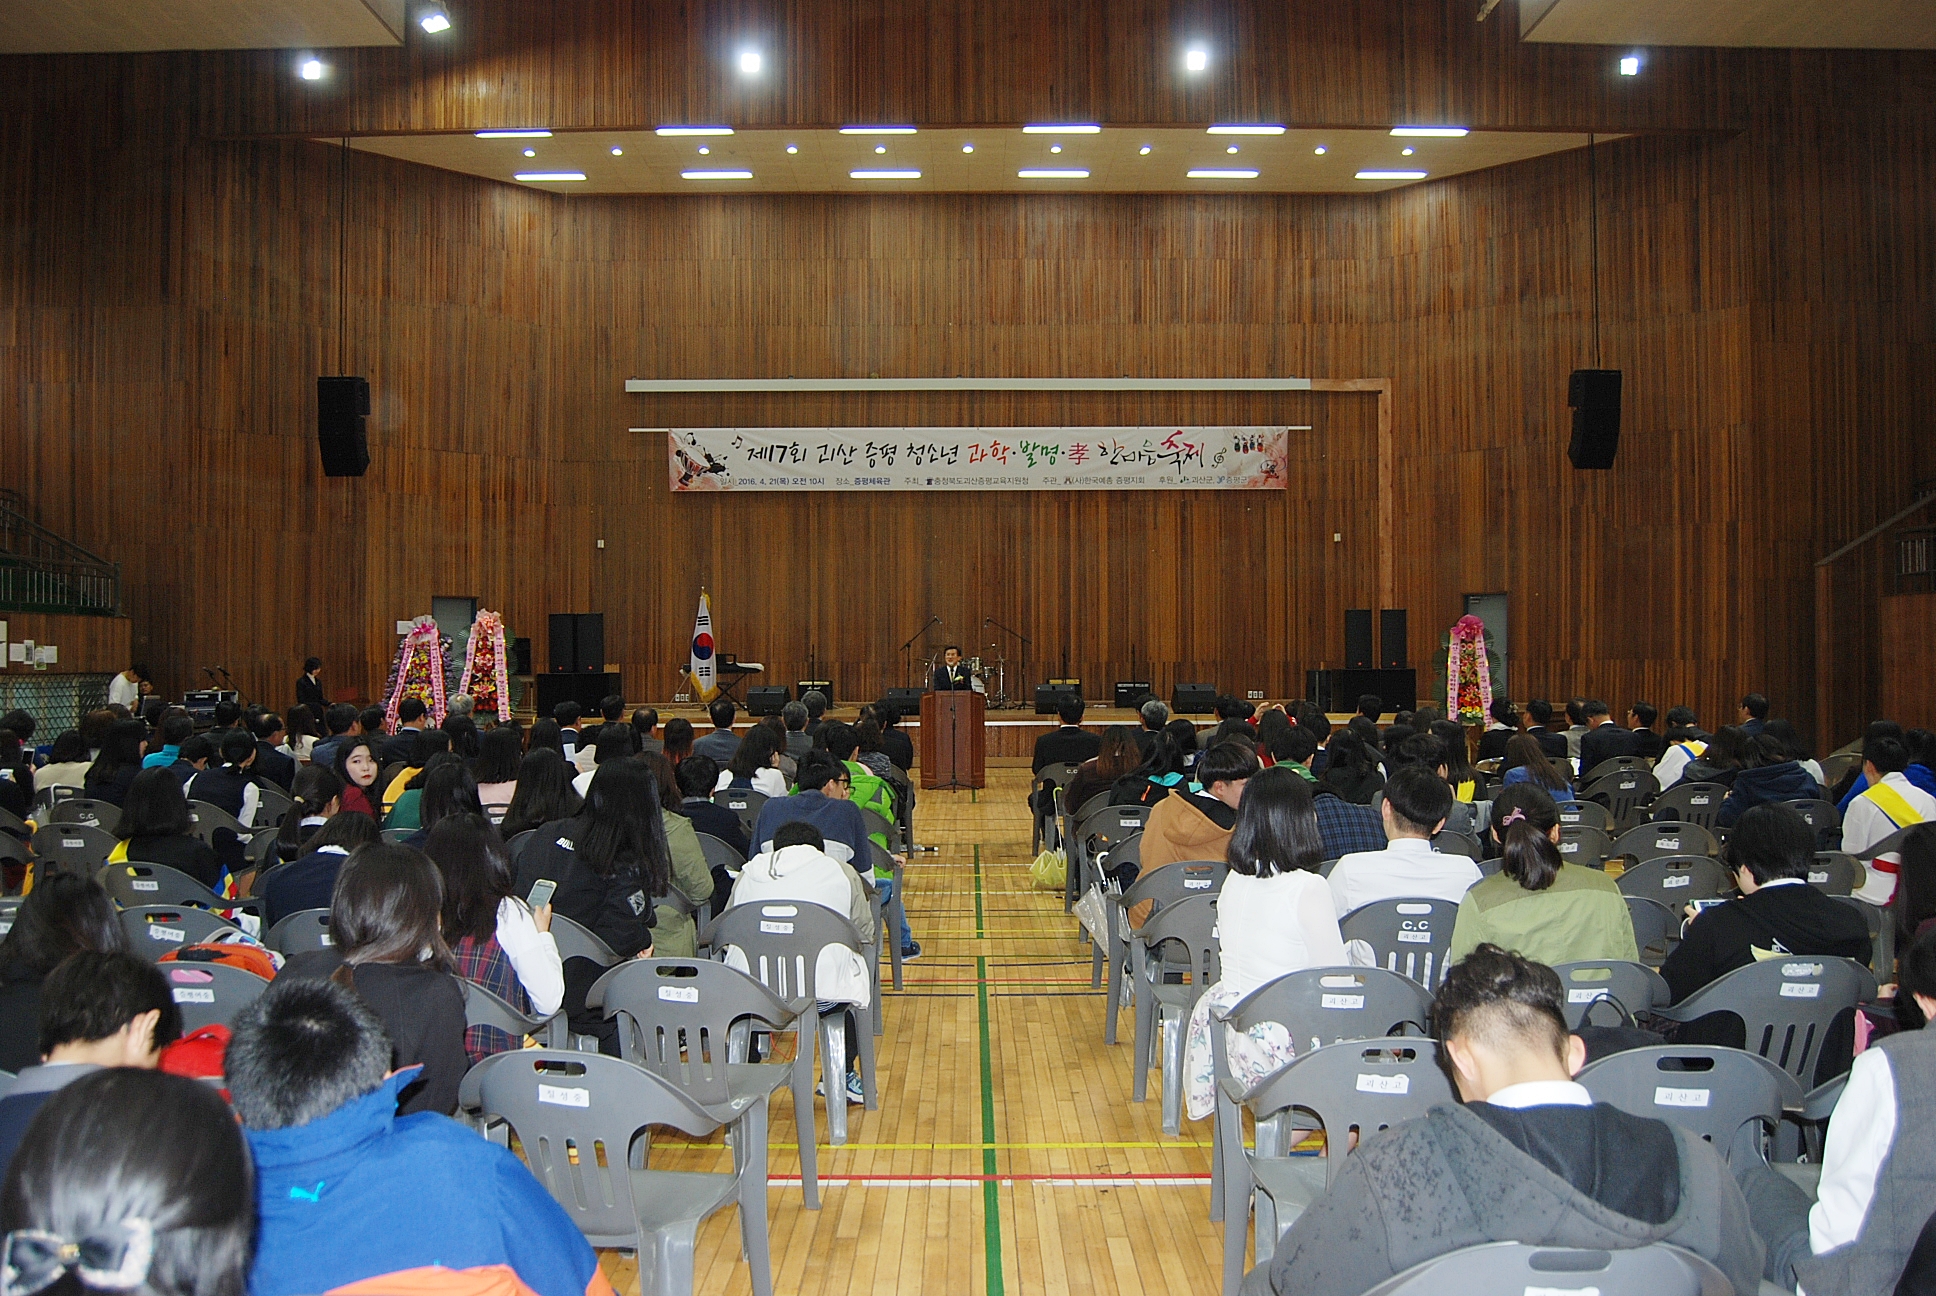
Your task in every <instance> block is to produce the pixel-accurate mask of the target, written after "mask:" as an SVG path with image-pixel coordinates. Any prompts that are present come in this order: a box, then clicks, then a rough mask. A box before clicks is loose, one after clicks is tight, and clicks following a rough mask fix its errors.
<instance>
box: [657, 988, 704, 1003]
mask: <svg viewBox="0 0 1936 1296" xmlns="http://www.w3.org/2000/svg"><path fill="white" fill-rule="evenodd" d="M659 998H661V999H663V1000H665V1001H666V1002H667V1003H698V1002H699V987H698V986H660V987H659Z"/></svg>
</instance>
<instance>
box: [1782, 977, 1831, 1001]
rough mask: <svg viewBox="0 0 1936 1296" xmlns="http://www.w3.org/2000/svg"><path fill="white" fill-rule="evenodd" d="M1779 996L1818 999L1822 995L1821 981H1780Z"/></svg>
mask: <svg viewBox="0 0 1936 1296" xmlns="http://www.w3.org/2000/svg"><path fill="white" fill-rule="evenodd" d="M1781 997H1782V998H1784V999H1819V998H1821V997H1822V983H1821V982H1820V981H1784V982H1782V983H1781Z"/></svg>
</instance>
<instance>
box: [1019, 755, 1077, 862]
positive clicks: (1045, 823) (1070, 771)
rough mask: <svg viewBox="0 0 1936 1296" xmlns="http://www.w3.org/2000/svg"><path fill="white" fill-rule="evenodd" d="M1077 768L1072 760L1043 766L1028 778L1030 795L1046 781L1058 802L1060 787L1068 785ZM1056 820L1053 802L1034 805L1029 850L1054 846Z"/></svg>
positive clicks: (1060, 792) (1060, 794)
mask: <svg viewBox="0 0 1936 1296" xmlns="http://www.w3.org/2000/svg"><path fill="white" fill-rule="evenodd" d="M1079 769H1081V766H1079V765H1077V764H1076V763H1075V762H1073V761H1057V762H1055V763H1054V764H1052V765H1045V766H1043V767H1042V769H1041V771H1040V772H1039V773H1037V774H1036V775H1035V777H1034V778H1033V779H1032V780H1030V783H1029V789H1030V795H1031V797H1032V796H1033V795H1034V793H1035V792H1037V791H1039V790H1040V789H1041V787H1042V785H1043V784H1044V783H1046V784H1048V785H1049V787H1050V790H1051V795H1052V796H1053V797H1054V798H1055V799H1056V801H1058V802H1059V801H1060V799H1061V796H1062V789H1063V788H1065V787H1067V786H1069V780H1070V779H1072V778H1074V777H1075V776H1076V772H1077V771H1078V770H1079ZM1056 821H1057V814H1056V811H1055V806H1054V804H1050V805H1046V806H1043V805H1038V806H1036V807H1035V828H1034V831H1033V835H1032V836H1031V837H1030V838H1029V850H1030V851H1031V852H1033V851H1039V850H1041V849H1042V847H1043V846H1044V845H1048V846H1054V845H1056V844H1057V843H1056V842H1055V841H1053V840H1051V838H1052V837H1054V836H1057V835H1059V834H1057V833H1056V831H1055V830H1056Z"/></svg>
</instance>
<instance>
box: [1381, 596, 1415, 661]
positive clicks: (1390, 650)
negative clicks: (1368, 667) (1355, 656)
mask: <svg viewBox="0 0 1936 1296" xmlns="http://www.w3.org/2000/svg"><path fill="white" fill-rule="evenodd" d="M1409 656H1410V653H1409V652H1408V651H1407V649H1406V647H1405V609H1404V608H1384V609H1381V610H1380V611H1379V613H1378V667H1379V669H1380V670H1404V669H1405V668H1406V667H1407V666H1409V665H1410V664H1411V662H1410V661H1409V660H1407V659H1408V657H1409Z"/></svg>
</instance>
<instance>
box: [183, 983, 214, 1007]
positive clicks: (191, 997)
mask: <svg viewBox="0 0 1936 1296" xmlns="http://www.w3.org/2000/svg"><path fill="white" fill-rule="evenodd" d="M175 1002H176V1003H214V1002H215V992H214V991H213V990H205V989H203V990H198V989H196V988H195V987H193V986H176V987H175Z"/></svg>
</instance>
